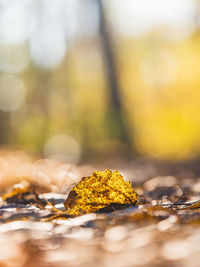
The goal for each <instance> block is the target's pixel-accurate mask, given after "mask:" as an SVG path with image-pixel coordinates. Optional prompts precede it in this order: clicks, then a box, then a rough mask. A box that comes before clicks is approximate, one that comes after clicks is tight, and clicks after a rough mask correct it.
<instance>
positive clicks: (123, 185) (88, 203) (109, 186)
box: [64, 170, 138, 215]
mask: <svg viewBox="0 0 200 267" xmlns="http://www.w3.org/2000/svg"><path fill="white" fill-rule="evenodd" d="M137 200H138V194H137V193H136V192H135V191H134V189H133V188H132V186H131V183H130V182H129V181H127V182H125V181H124V178H123V176H122V175H121V174H120V173H119V172H118V171H114V172H112V171H110V170H105V171H95V172H93V175H90V176H88V177H83V178H82V180H81V181H80V182H79V183H78V184H77V185H76V186H75V187H74V188H73V190H72V191H71V192H70V193H69V196H68V198H67V199H66V201H65V203H64V205H65V208H66V209H67V212H68V214H70V215H81V214H84V213H89V212H97V211H102V210H103V211H106V209H108V210H109V209H111V210H114V209H120V208H124V207H128V206H130V205H135V204H136V202H137Z"/></svg>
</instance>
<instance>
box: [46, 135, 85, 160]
mask: <svg viewBox="0 0 200 267" xmlns="http://www.w3.org/2000/svg"><path fill="white" fill-rule="evenodd" d="M44 155H45V157H47V158H53V159H57V160H61V161H65V162H67V163H74V164H75V163H78V161H79V159H80V156H81V149H80V145H79V144H78V142H77V141H76V140H75V138H73V137H71V136H68V135H65V134H58V135H55V136H53V137H51V138H50V139H49V140H48V141H47V143H46V145H45V147H44Z"/></svg>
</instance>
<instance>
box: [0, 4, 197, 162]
mask: <svg viewBox="0 0 200 267" xmlns="http://www.w3.org/2000/svg"><path fill="white" fill-rule="evenodd" d="M199 114H200V1H196V0H168V1H165V0H140V1H136V0H106V1H101V0H84V1H83V0H56V1H54V0H15V1H12V0H0V145H1V146H2V147H3V148H11V149H21V150H24V151H29V152H31V153H35V154H37V155H41V156H42V157H47V158H56V159H59V160H64V161H66V162H68V163H75V164H76V163H79V162H84V161H87V160H94V159H95V160H99V159H106V158H111V157H119V156H121V157H127V158H136V157H148V158H150V159H158V160H168V161H175V162H179V161H183V160H184V161H188V160H193V159H197V158H198V157H199V156H200V116H199Z"/></svg>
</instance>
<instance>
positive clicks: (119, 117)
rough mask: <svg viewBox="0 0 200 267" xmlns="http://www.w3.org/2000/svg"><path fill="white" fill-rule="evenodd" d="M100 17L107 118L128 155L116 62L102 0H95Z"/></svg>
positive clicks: (129, 143)
mask: <svg viewBox="0 0 200 267" xmlns="http://www.w3.org/2000/svg"><path fill="white" fill-rule="evenodd" d="M96 1H97V5H98V10H99V18H100V39H101V45H102V52H103V59H104V62H105V70H106V76H107V82H108V88H109V90H110V102H109V107H108V118H109V124H110V128H111V129H110V131H111V134H112V135H113V134H114V136H113V137H114V138H118V139H119V140H120V141H121V142H123V143H124V144H125V145H126V150H127V152H128V154H129V156H131V155H133V154H134V152H135V151H134V149H133V144H132V139H131V138H132V135H133V134H132V132H131V131H129V130H128V128H129V127H128V123H127V117H126V114H125V111H124V109H123V104H122V101H121V97H120V85H119V80H118V74H117V70H116V62H115V57H114V54H113V49H112V42H111V39H110V32H109V27H108V24H107V21H106V17H105V13H104V7H103V1H102V0H96Z"/></svg>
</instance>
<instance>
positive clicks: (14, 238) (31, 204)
mask: <svg viewBox="0 0 200 267" xmlns="http://www.w3.org/2000/svg"><path fill="white" fill-rule="evenodd" d="M107 164H108V163H107ZM135 166H136V165H135ZM97 167H98V166H91V165H82V166H79V167H72V166H69V165H67V164H61V163H59V162H55V161H52V160H40V161H34V160H33V159H30V158H27V157H26V156H25V155H21V154H20V155H19V154H16V153H15V154H13V153H12V154H9V153H8V154H3V155H2V157H0V169H1V172H0V178H1V179H0V186H1V187H0V189H1V205H0V247H1V250H0V266H2V267H7V266H8V267H10V266H15V267H27V266H30V267H32V266H52V267H54V266H61V267H62V266H106V267H107V266H116V267H117V266H163V267H164V266H184V267H185V266H186V267H187V266H192V267H195V266H199V262H200V249H199V242H200V208H199V207H200V204H199V203H200V202H199V200H200V178H198V177H194V176H187V177H182V178H180V177H178V176H177V177H176V176H154V177H148V175H149V173H148V170H149V169H148V168H147V169H146V171H147V173H146V178H145V173H144V169H143V167H142V168H141V172H143V173H144V175H143V178H141V177H139V175H138V171H139V170H140V167H141V166H138V165H137V166H136V167H137V168H136V167H133V168H128V166H127V167H126V168H123V167H122V168H121V170H120V169H119V171H120V173H121V174H123V176H124V178H125V180H126V181H124V178H123V177H122V175H120V173H119V172H111V171H109V170H106V171H105V169H100V166H99V169H98V170H101V171H104V172H98V171H97V172H95V173H93V171H94V170H97ZM103 167H104V166H103ZM103 167H102V168H103ZM107 167H110V166H107ZM134 172H135V174H134ZM83 176H86V178H83V179H82V180H81V178H82V177H83ZM127 180H130V181H131V183H132V186H131V183H129V182H127ZM101 196H103V197H101Z"/></svg>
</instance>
